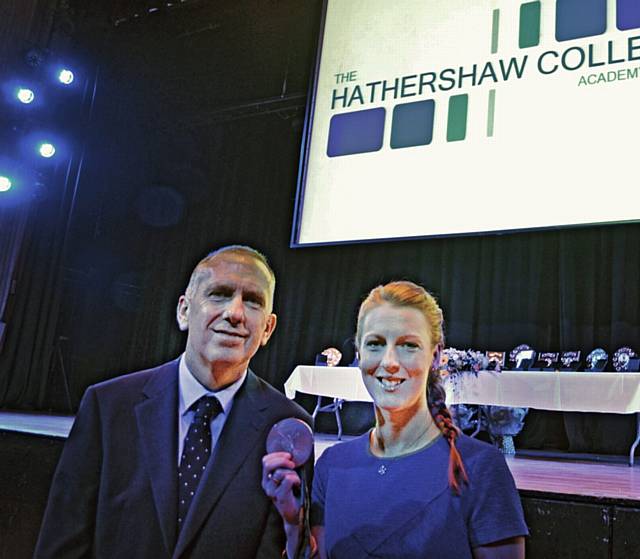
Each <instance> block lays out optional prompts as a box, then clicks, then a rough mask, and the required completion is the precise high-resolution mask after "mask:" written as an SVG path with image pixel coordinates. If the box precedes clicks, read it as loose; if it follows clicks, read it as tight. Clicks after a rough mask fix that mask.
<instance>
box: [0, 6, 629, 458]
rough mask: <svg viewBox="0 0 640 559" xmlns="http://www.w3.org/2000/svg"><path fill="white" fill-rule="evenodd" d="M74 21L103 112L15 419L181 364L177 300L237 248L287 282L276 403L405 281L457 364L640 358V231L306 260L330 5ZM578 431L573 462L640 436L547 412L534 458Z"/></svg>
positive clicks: (42, 218) (35, 256)
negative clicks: (308, 161) (302, 164)
mask: <svg viewBox="0 0 640 559" xmlns="http://www.w3.org/2000/svg"><path fill="white" fill-rule="evenodd" d="M213 4H215V5H213ZM75 6H76V11H75V18H76V34H75V41H76V50H77V52H80V53H82V55H83V58H84V60H86V61H88V62H89V64H88V68H89V70H90V71H89V75H90V84H91V85H93V84H94V80H95V84H96V97H95V103H94V104H93V108H92V113H91V117H90V120H89V126H88V128H87V129H86V132H85V133H84V135H83V136H82V139H83V141H84V159H83V166H82V171H81V173H80V180H79V182H78V188H77V190H74V188H73V185H70V184H69V183H68V181H67V182H65V181H64V169H61V170H60V171H59V172H58V179H57V182H56V183H55V186H54V187H52V188H51V190H50V192H49V193H48V194H47V195H46V196H44V197H42V198H41V199H39V200H36V201H34V202H33V206H32V208H31V214H30V223H29V227H28V234H27V238H26V240H25V243H24V246H23V252H22V256H21V266H20V268H19V274H18V276H17V277H16V280H17V281H16V289H15V293H14V294H13V296H12V297H11V299H10V301H9V308H8V313H7V324H8V330H7V338H6V341H5V347H4V349H3V351H2V353H0V405H1V406H3V407H5V408H13V409H39V410H45V409H47V410H54V411H69V410H70V409H73V408H75V407H76V406H77V404H78V401H79V398H80V396H81V394H82V392H83V391H84V389H85V388H86V386H88V385H89V384H91V383H94V382H97V381H99V380H102V379H106V378H109V377H112V376H115V375H118V374H122V373H123V372H126V371H131V370H135V369H137V368H141V367H145V366H149V365H153V364H156V363H159V362H161V361H163V360H166V359H169V358H172V357H174V356H176V355H177V354H178V353H179V352H180V351H181V349H182V345H183V343H184V339H183V337H182V335H181V334H180V333H179V332H178V331H177V328H176V326H175V319H174V313H175V304H176V302H177V297H178V296H179V294H180V293H181V290H182V289H183V288H184V285H185V284H186V281H187V278H188V275H189V272H190V270H191V268H192V267H193V265H194V264H195V262H197V260H198V259H199V258H200V257H201V256H203V255H204V254H205V253H206V252H208V251H209V250H210V249H211V248H214V247H217V246H220V245H223V244H227V243H247V244H250V245H253V246H255V247H257V248H259V249H261V250H263V251H264V252H265V253H266V254H267V255H268V257H269V258H270V260H271V262H272V265H273V267H274V269H275V271H276V274H277V277H278V284H277V290H276V291H277V293H276V311H277V312H278V314H279V324H278V329H277V331H276V334H275V336H274V338H273V339H272V341H271V342H270V344H269V346H268V347H267V348H265V349H263V350H262V351H261V352H260V353H259V354H258V355H257V356H256V358H255V360H254V363H253V368H254V369H256V370H257V371H258V372H259V373H260V374H261V376H263V377H264V378H265V379H267V380H269V381H270V382H272V383H273V384H274V385H276V386H277V387H282V384H283V383H284V381H285V380H286V378H287V377H288V375H289V374H290V372H291V370H292V369H293V368H294V366H295V365H296V364H299V363H310V362H312V360H313V356H314V355H315V353H316V352H318V351H319V350H321V349H323V348H324V347H327V346H328V345H336V346H338V347H340V346H341V345H342V343H343V341H344V340H345V339H346V338H347V337H349V336H350V335H351V334H352V332H353V330H354V321H355V313H356V309H357V306H358V303H359V301H360V300H361V298H362V297H363V296H364V295H365V294H366V292H367V291H368V290H369V289H370V288H371V287H372V286H374V285H376V284H378V283H380V282H383V281H385V280H389V279H394V278H410V279H414V280H416V281H419V282H421V283H423V284H424V285H425V286H427V287H428V288H430V289H431V290H432V291H433V292H434V293H435V294H436V295H437V296H438V297H439V299H440V301H441V303H442V306H443V308H444V311H445V317H446V333H447V338H448V340H447V341H448V345H451V346H455V347H459V348H466V347H473V348H477V349H483V350H484V349H493V350H510V349H511V348H513V347H514V346H516V345H518V344H520V343H529V344H530V345H532V346H533V347H534V348H536V349H538V350H539V351H544V350H548V351H551V350H567V349H579V350H582V351H583V352H588V351H590V350H591V349H593V348H594V347H597V346H601V347H604V348H605V349H606V350H607V351H609V352H612V351H614V350H615V349H616V348H618V347H620V346H622V345H630V346H631V347H634V348H635V349H636V350H640V326H639V324H640V296H639V292H640V290H639V286H640V225H638V224H634V225H615V226H606V227H595V228H594V227H591V228H580V229H571V230H560V231H555V230H551V231H542V232H528V233H518V234H509V235H492V236H472V237H463V238H440V239H428V240H413V241H402V242H391V243H381V244H360V245H343V246H334V247H315V248H304V249H295V250H294V249H290V248H289V247H288V245H289V237H290V229H291V220H292V215H293V202H294V198H295V187H296V176H297V170H298V168H297V167H298V159H299V149H300V139H301V136H302V125H303V115H304V103H305V96H306V92H307V88H308V83H309V78H310V69H311V67H312V64H313V58H314V52H315V44H316V37H317V29H318V22H319V15H320V2H319V1H318V0H313V1H311V0H309V1H305V2H301V1H300V0H282V1H278V2H275V1H260V0H233V1H232V0H229V1H224V2H215V3H211V2H192V3H189V4H186V5H185V6H183V7H181V8H180V9H174V10H164V11H162V10H161V11H159V12H157V13H155V14H152V15H147V16H144V17H139V18H132V19H130V20H128V21H125V22H124V23H121V24H120V25H118V26H115V25H113V23H112V22H113V13H111V12H108V11H107V10H106V9H105V8H100V5H99V4H98V3H96V6H98V7H95V6H94V7H93V8H92V9H91V10H89V9H88V8H87V7H86V6H84V5H83V3H81V2H78V3H77V4H75ZM110 17H111V20H110V19H109V18H110ZM81 148H82V142H81V145H80V146H79V147H78V152H81V151H82V149H81ZM446 186H447V185H446V183H443V184H439V185H437V188H446ZM517 187H518V185H517V184H514V190H517ZM558 188H571V189H574V190H575V195H576V196H579V195H580V188H581V187H580V185H579V184H575V185H572V184H570V185H566V184H565V185H558ZM601 189H602V196H606V195H607V194H606V192H607V185H606V184H603V185H602V186H601ZM393 195H394V191H393V185H389V192H388V196H393ZM520 195H521V196H522V198H523V200H525V201H526V197H527V196H534V195H535V193H527V192H523V193H521V194H520ZM407 203H408V204H415V203H418V201H416V200H407ZM421 203H422V204H424V219H429V214H430V213H431V212H446V213H447V214H448V215H450V217H451V219H452V220H455V219H457V211H456V205H452V206H450V207H444V208H443V207H437V206H433V205H430V204H429V199H428V196H427V197H425V200H424V201H421ZM464 203H465V202H464V200H459V201H458V202H457V204H464ZM549 203H550V204H552V203H553V200H550V201H549ZM620 203H636V204H637V201H628V200H626V201H623V200H621V201H620ZM497 206H498V207H499V204H497ZM390 217H392V218H396V217H397V216H390ZM353 218H354V219H367V216H366V215H359V214H357V213H356V214H354V216H353ZM63 372H64V374H63ZM65 376H66V378H67V379H68V382H69V385H70V392H71V398H70V400H71V401H70V402H69V399H68V398H67V397H66V394H65V390H64V383H63V380H64V378H65ZM558 418H560V419H558ZM585 418H586V419H585ZM563 427H564V428H566V430H567V433H568V434H569V435H570V437H569V439H570V441H573V442H572V443H571V446H572V449H574V450H599V451H610V452H617V451H620V452H621V451H623V450H624V446H625V445H627V444H628V442H629V440H630V438H632V431H633V418H632V417H608V418H604V417H596V416H584V415H576V414H570V415H566V416H564V418H563V416H560V415H559V414H540V413H538V414H533V415H532V417H531V420H530V421H529V425H528V426H527V430H528V432H529V435H530V437H529V443H530V444H531V445H532V446H536V445H542V444H547V443H548V442H549V440H552V441H554V442H553V443H552V444H556V442H557V441H559V440H565V439H563V436H564V435H558V434H557V433H556V431H558V430H561V429H563Z"/></svg>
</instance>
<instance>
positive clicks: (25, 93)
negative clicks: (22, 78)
mask: <svg viewBox="0 0 640 559" xmlns="http://www.w3.org/2000/svg"><path fill="white" fill-rule="evenodd" d="M16 97H17V98H18V101H20V102H21V103H24V104H25V105H28V104H29V103H31V102H33V100H34V99H35V97H36V95H35V93H34V92H33V90H32V89H29V88H28V87H21V88H20V89H18V92H17V93H16Z"/></svg>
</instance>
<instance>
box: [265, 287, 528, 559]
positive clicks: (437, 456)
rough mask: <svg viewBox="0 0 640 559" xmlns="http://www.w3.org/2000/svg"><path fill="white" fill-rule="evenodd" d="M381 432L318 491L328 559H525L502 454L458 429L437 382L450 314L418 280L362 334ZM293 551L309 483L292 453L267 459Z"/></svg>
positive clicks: (333, 465)
mask: <svg viewBox="0 0 640 559" xmlns="http://www.w3.org/2000/svg"><path fill="white" fill-rule="evenodd" d="M356 345H357V348H358V354H359V356H360V365H359V366H360V369H361V371H362V379H363V381H364V384H365V386H366V388H367V390H368V392H369V394H370V395H371V398H372V399H373V402H374V405H375V415H376V423H375V427H374V428H373V429H372V430H371V431H370V432H368V433H366V434H365V435H362V436H360V437H357V438H355V439H353V440H351V441H349V442H344V443H341V444H337V445H335V446H333V447H331V448H329V449H327V450H326V451H325V452H324V453H323V454H322V456H321V457H320V458H319V459H318V462H317V464H316V467H315V474H314V480H313V488H312V492H311V510H310V511H309V513H310V514H309V517H310V524H311V533H312V538H311V548H312V549H311V552H312V554H314V555H317V556H319V557H320V558H321V559H324V558H337V559H342V558H344V559H359V558H365V557H384V558H393V557H398V558H402V559H411V558H421V559H424V558H437V559H442V558H451V559H453V558H455V559H458V558H460V559H466V558H469V559H521V558H523V557H524V536H526V535H527V534H528V531H527V526H526V524H525V522H524V517H523V513H522V506H521V503H520V499H519V496H518V492H517V490H516V487H515V483H514V481H513V478H512V476H511V473H510V472H509V469H508V468H507V465H506V463H505V460H504V458H503V457H502V455H501V454H500V453H499V452H498V451H497V449H495V448H494V447H492V446H491V445H489V444H486V443H483V442H480V441H476V440H475V439H472V438H470V437H467V436H465V435H464V434H462V433H460V432H459V430H458V429H457V428H456V427H455V425H454V424H453V422H452V419H451V415H450V414H449V411H448V410H447V408H446V405H445V401H444V396H445V394H444V390H443V388H442V387H441V386H440V384H439V376H438V364H439V362H440V352H441V351H442V349H443V347H444V333H443V318H442V311H441V309H440V307H439V306H438V304H437V302H436V300H435V299H434V297H433V296H432V295H431V294H429V293H428V292H427V291H426V290H424V289H423V288H422V287H420V286H419V285H416V284H414V283H412V282H408V281H397V282H391V283H389V284H387V285H384V286H379V287H376V288H375V289H373V290H372V291H371V293H369V295H368V296H367V298H366V299H365V300H364V302H363V303H362V305H361V307H360V312H359V314H358V326H357V333H356ZM262 483H263V487H264V489H265V491H266V493H267V494H268V495H269V496H270V497H271V498H272V500H273V502H274V504H275V506H276V508H277V509H278V511H279V512H280V515H281V516H282V519H283V522H284V526H285V530H286V533H287V550H286V551H287V555H288V557H290V558H292V559H293V558H294V557H302V556H309V555H310V553H309V549H307V550H302V549H301V546H302V542H303V541H305V538H304V537H303V522H302V519H303V518H304V516H305V512H306V511H303V510H301V504H300V502H299V500H298V499H297V498H296V494H297V493H298V492H297V491H294V489H295V488H296V487H297V486H299V485H300V478H299V477H298V474H297V473H296V472H295V470H294V463H293V462H292V461H291V456H290V455H289V454H288V453H284V452H275V453H271V454H268V455H266V456H265V457H264V459H263V482H262Z"/></svg>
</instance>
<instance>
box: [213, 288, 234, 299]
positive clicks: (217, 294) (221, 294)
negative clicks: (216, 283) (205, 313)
mask: <svg viewBox="0 0 640 559" xmlns="http://www.w3.org/2000/svg"><path fill="white" fill-rule="evenodd" d="M209 297H211V298H212V299H215V300H217V301H219V300H221V299H226V298H227V297H229V293H227V292H226V291H222V290H218V289H214V290H213V291H211V292H209Z"/></svg>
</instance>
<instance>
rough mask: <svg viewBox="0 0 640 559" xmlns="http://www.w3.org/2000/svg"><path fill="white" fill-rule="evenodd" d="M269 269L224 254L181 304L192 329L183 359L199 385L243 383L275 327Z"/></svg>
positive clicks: (181, 315)
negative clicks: (238, 381)
mask: <svg viewBox="0 0 640 559" xmlns="http://www.w3.org/2000/svg"><path fill="white" fill-rule="evenodd" d="M272 296H273V294H272V285H271V279H270V276H269V273H268V271H267V269H266V267H265V266H264V265H263V264H262V263H261V262H260V261H258V260H256V259H255V258H253V257H251V256H249V255H244V254H237V253H234V254H220V255H218V256H216V257H215V258H214V259H213V260H211V261H209V262H208V263H206V264H205V265H202V266H201V267H200V269H199V271H198V280H197V281H196V282H195V285H192V286H191V288H190V289H187V293H185V295H183V296H181V297H180V300H179V302H178V312H177V319H178V324H179V326H180V329H181V330H188V332H189V333H188V336H187V347H186V350H185V358H186V361H187V365H188V366H189V369H190V370H191V372H192V373H193V374H194V375H195V376H196V378H197V379H198V380H199V381H200V383H201V384H203V385H205V386H208V387H209V388H221V387H223V386H226V385H228V384H231V383H232V382H234V381H235V380H237V379H238V378H240V376H241V374H242V373H243V371H244V370H245V369H246V368H247V367H248V365H249V360H250V359H251V358H252V357H253V356H254V354H255V353H256V351H258V348H259V347H260V346H261V345H265V344H266V343H267V341H269V338H270V337H271V334H272V333H273V330H274V329H275V326H276V316H275V314H273V313H272V312H271V305H272V303H273V301H272Z"/></svg>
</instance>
